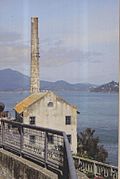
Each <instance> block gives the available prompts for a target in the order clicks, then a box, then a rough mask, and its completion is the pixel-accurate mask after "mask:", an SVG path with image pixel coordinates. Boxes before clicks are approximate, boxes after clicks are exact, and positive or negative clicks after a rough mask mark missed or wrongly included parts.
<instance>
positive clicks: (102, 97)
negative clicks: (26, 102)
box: [0, 91, 118, 166]
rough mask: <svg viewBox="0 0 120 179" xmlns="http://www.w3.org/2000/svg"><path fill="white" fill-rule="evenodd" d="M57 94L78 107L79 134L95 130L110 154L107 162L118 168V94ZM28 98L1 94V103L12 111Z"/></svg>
mask: <svg viewBox="0 0 120 179" xmlns="http://www.w3.org/2000/svg"><path fill="white" fill-rule="evenodd" d="M56 93H57V94H58V95H60V96H62V97H64V98H65V99H66V100H67V101H68V102H70V103H72V104H75V105H76V106H77V107H78V111H80V114H79V115H78V132H80V131H83V130H84V129H85V128H87V127H90V128H92V129H95V130H96V132H95V133H96V135H97V136H99V138H100V141H101V143H102V144H103V145H104V147H105V148H106V149H107V151H108V153H109V156H108V160H107V161H108V162H109V163H110V164H112V165H116V166H117V157H118V154H117V153H118V145H117V143H118V134H117V133H118V94H102V93H84V92H68V91H64V92H63V91H61V92H59V91H58V92H56ZM26 96H28V92H0V101H2V102H4V103H5V104H6V110H10V111H12V109H13V107H14V105H15V104H16V103H17V102H19V101H20V100H21V99H23V98H24V97H26ZM12 112H13V111H12ZM13 113H14V112H13Z"/></svg>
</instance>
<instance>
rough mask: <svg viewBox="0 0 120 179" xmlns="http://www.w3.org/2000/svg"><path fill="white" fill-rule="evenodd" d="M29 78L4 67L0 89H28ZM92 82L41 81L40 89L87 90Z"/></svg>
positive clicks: (0, 71)
mask: <svg viewBox="0 0 120 179" xmlns="http://www.w3.org/2000/svg"><path fill="white" fill-rule="evenodd" d="M29 83H30V78H29V77H28V76H26V75H23V74H22V73H20V72H18V71H15V70H11V69H4V70H0V91H9V90H28V89H29ZM93 86H95V85H93V84H89V83H77V84H70V83H68V82H65V81H62V80H61V81H56V82H49V81H41V84H40V88H41V89H42V90H53V91H57V90H71V91H89V89H90V88H92V87H93Z"/></svg>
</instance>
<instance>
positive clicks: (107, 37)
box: [0, 0, 118, 84]
mask: <svg viewBox="0 0 120 179" xmlns="http://www.w3.org/2000/svg"><path fill="white" fill-rule="evenodd" d="M31 16H38V17H39V37H40V56H41V57H40V78H41V79H42V80H48V81H57V80H61V79H62V80H66V81H68V82H71V83H76V82H89V83H97V84H101V83H104V82H108V81H111V80H116V81H118V0H0V69H4V68H11V69H14V70H17V71H20V72H22V73H24V74H27V75H29V71H30V70H29V68H30V32H31V29H30V25H31Z"/></svg>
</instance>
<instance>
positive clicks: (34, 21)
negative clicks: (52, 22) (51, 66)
mask: <svg viewBox="0 0 120 179" xmlns="http://www.w3.org/2000/svg"><path fill="white" fill-rule="evenodd" d="M39 88H40V80H39V38H38V17H32V18H31V74H30V93H31V94H33V93H38V92H39Z"/></svg>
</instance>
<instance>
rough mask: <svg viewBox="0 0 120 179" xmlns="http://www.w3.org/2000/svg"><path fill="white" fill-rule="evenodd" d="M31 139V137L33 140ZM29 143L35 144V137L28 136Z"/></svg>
mask: <svg viewBox="0 0 120 179" xmlns="http://www.w3.org/2000/svg"><path fill="white" fill-rule="evenodd" d="M31 137H33V139H32V138H31ZM29 143H30V144H35V143H36V136H35V135H29Z"/></svg>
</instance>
